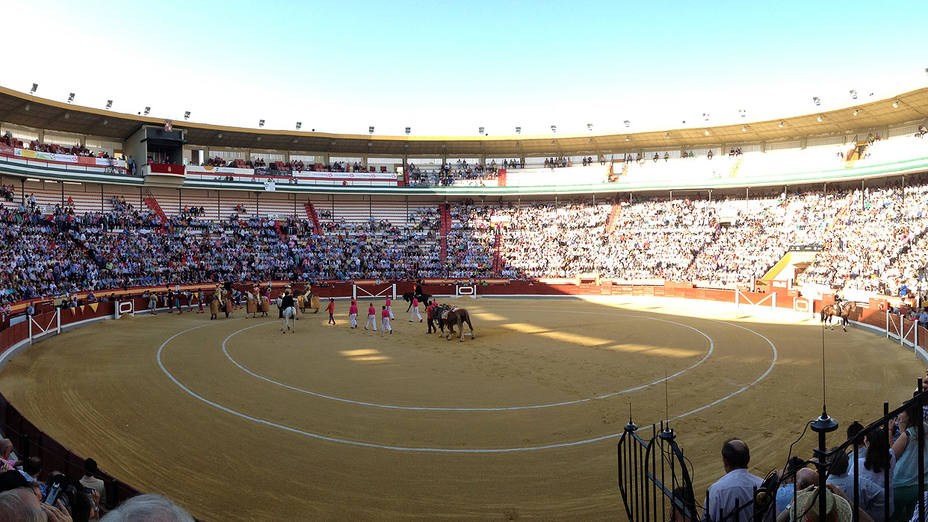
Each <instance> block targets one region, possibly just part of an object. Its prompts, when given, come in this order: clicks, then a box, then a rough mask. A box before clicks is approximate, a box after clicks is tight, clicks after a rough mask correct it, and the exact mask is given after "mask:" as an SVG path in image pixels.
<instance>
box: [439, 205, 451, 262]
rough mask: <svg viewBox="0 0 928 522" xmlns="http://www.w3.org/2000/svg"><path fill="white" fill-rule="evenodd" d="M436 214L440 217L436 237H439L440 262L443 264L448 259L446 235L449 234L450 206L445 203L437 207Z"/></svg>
mask: <svg viewBox="0 0 928 522" xmlns="http://www.w3.org/2000/svg"><path fill="white" fill-rule="evenodd" d="M438 212H439V215H440V216H441V225H440V227H439V229H438V235H439V237H441V258H440V259H441V262H442V264H444V263H445V260H446V259H448V233H449V232H451V205H449V204H447V203H445V204H442V205H439V206H438Z"/></svg>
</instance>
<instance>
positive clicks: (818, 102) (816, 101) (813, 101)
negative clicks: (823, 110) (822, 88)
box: [812, 96, 822, 106]
mask: <svg viewBox="0 0 928 522" xmlns="http://www.w3.org/2000/svg"><path fill="white" fill-rule="evenodd" d="M812 103H814V104H815V105H816V106H818V105H821V104H822V99H821V98H819V97H818V96H813V97H812Z"/></svg>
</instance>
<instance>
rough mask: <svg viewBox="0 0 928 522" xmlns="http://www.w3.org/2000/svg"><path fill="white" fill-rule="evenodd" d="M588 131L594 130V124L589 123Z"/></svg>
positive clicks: (587, 125)
mask: <svg viewBox="0 0 928 522" xmlns="http://www.w3.org/2000/svg"><path fill="white" fill-rule="evenodd" d="M586 130H588V131H592V130H593V124H592V123H587V124H586Z"/></svg>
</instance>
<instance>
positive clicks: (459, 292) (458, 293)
mask: <svg viewBox="0 0 928 522" xmlns="http://www.w3.org/2000/svg"><path fill="white" fill-rule="evenodd" d="M462 296H467V297H472V298H474V299H476V298H477V285H454V297H462Z"/></svg>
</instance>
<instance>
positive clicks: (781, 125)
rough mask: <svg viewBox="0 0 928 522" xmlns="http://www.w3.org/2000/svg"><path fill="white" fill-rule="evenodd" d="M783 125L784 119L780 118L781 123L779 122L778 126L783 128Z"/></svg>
mask: <svg viewBox="0 0 928 522" xmlns="http://www.w3.org/2000/svg"><path fill="white" fill-rule="evenodd" d="M783 125H784V122H783V120H780V123H777V127H779V128H781V129H782V128H783Z"/></svg>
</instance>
